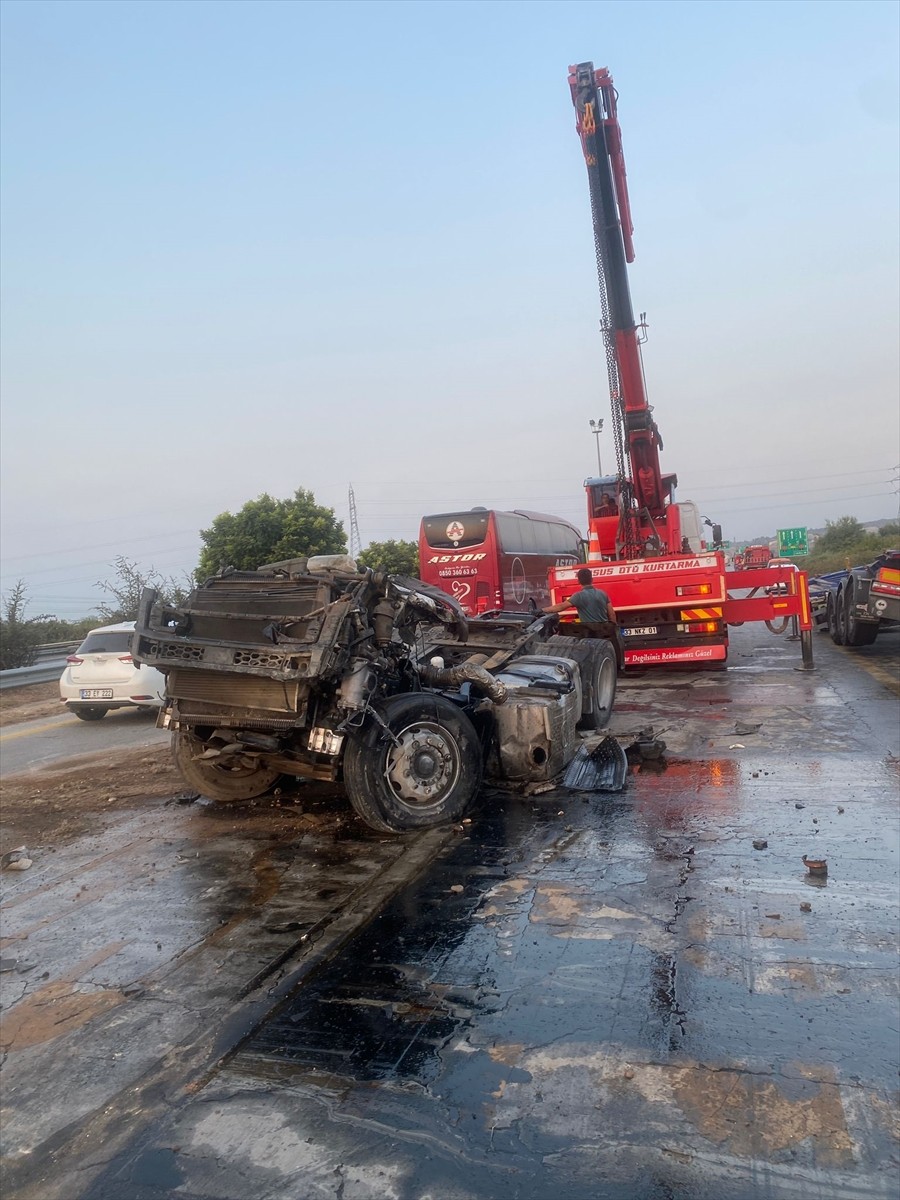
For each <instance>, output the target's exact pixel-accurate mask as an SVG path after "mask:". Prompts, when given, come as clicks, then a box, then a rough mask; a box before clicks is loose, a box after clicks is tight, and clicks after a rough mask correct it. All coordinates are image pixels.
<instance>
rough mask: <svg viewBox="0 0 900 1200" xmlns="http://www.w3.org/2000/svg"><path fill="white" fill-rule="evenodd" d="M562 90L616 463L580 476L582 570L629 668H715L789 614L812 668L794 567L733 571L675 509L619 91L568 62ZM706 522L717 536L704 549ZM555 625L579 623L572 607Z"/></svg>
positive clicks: (561, 591) (559, 582)
mask: <svg viewBox="0 0 900 1200" xmlns="http://www.w3.org/2000/svg"><path fill="white" fill-rule="evenodd" d="M569 87H570V90H571V94H572V103H573V104H574V106H575V112H576V129H577V131H578V135H579V138H580V139H581V146H582V151H583V153H584V160H585V164H586V166H587V172H588V183H589V187H590V197H591V213H592V218H593V230H594V242H595V248H596V258H597V273H598V277H599V283H600V307H601V315H602V325H601V327H602V331H603V337H604V343H605V349H606V364H607V375H608V382H609V392H610V400H611V405H612V428H613V434H614V440H615V447H616V467H617V470H616V474H615V475H609V476H599V477H597V478H592V479H587V480H585V490H586V493H587V501H588V556H587V557H588V563H587V565H588V566H589V567H590V569H591V574H592V575H593V577H594V582H595V585H596V586H598V587H600V588H602V590H603V591H605V592H606V593H607V595H608V596H609V598H610V600H611V602H612V605H613V607H614V609H615V613H616V619H617V621H618V624H619V627H620V629H621V632H622V635H623V639H624V645H625V664H626V666H629V665H631V666H633V665H643V664H690V663H696V664H722V663H724V662H725V659H726V658H727V654H728V625H729V624H737V623H742V622H744V621H766V622H770V623H771V622H772V621H774V620H777V619H779V618H782V617H786V616H787V617H796V618H797V619H798V623H799V624H798V628H799V630H800V631H801V633H802V634H803V637H804V647H803V650H804V662H805V663H806V662H807V657H808V658H809V665H811V654H812V651H811V640H810V630H811V628H812V626H811V623H810V617H809V598H808V592H807V587H806V578H805V576H804V575H803V573H802V572H797V571H796V570H795V569H794V568H793V566H791V565H790V564H785V565H783V566H773V567H771V568H766V570H765V571H764V572H762V571H760V570H758V569H756V565H755V563H750V564H746V563H745V564H744V566H743V569H740V570H738V571H729V570H728V569H727V567H726V562H725V556H724V554H723V553H722V550H721V548H720V547H721V541H722V536H721V529H720V528H719V527H718V526H714V525H713V524H712V522H711V521H709V520H708V519H707V518H701V517H700V515H699V512H698V510H697V507H696V505H694V504H691V503H690V502H687V503H676V501H675V488H676V486H677V483H678V479H677V476H676V475H674V474H663V472H662V470H661V468H660V461H659V453H660V451H661V450H662V449H663V442H662V437H661V435H660V431H659V428H658V426H657V424H656V421H655V420H654V418H653V406H652V405H651V404H649V403H648V400H647V392H646V387H645V382H644V372H643V365H642V362H641V350H640V347H641V344H642V342H643V341H644V334H645V332H646V322H645V320H644V317H643V315H642V316H641V319H640V321H636V320H635V316H634V311H633V308H632V302H631V294H630V290H629V284H628V274H627V264H628V263H630V262H632V261H633V260H634V244H633V240H632V238H633V225H632V220H631V205H630V201H629V198H628V186H627V181H626V175H625V159H624V155H623V152H622V132H621V128H620V126H619V121H618V116H617V108H616V105H617V98H618V94H617V92H616V89H615V87H614V86H613V81H612V76H611V75H610V73H609V71H608V70H607V69H606V68H605V67H604V68H601V69H600V70H595V69H594V65H593V63H581V64H579V65H578V66H574V67H570V68H569ZM701 521H702V522H703V523H705V524H706V525H707V526H709V527H710V528H711V529H712V531H713V536H712V546H711V547H709V546H707V544H706V541H705V540H704V538H703V536H702V532H703V530H702V525H701ZM766 551H767V553H768V547H766ZM549 582H550V592H551V596H552V598H553V602H554V603H557V604H558V603H560V602H562V601H563V600H565V599H566V598H567V597H568V596H570V595H572V593H573V592H575V591H577V590H578V588H579V584H578V581H577V579H576V568H574V567H562V568H556V569H554V570H551V572H550V576H549ZM732 589H734V591H741V592H744V593H749V594H746V595H743V596H736V595H734V594H733V591H732ZM562 619H563V621H564V622H565V621H570V622H574V621H576V620H577V614H576V612H575V610H574V608H573V609H568V610H565V611H564V612H563V614H562ZM785 624H786V623H784V622H782V628H783V627H784V625H785Z"/></svg>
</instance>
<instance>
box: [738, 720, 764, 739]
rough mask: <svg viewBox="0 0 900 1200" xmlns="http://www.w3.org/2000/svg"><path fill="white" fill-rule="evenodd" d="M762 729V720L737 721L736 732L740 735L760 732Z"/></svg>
mask: <svg viewBox="0 0 900 1200" xmlns="http://www.w3.org/2000/svg"><path fill="white" fill-rule="evenodd" d="M760 729H762V721H735V724H734V732H735V733H736V734H737V735H738V736H739V737H746V735H747V734H748V733H759V731H760Z"/></svg>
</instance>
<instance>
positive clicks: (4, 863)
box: [0, 846, 31, 871]
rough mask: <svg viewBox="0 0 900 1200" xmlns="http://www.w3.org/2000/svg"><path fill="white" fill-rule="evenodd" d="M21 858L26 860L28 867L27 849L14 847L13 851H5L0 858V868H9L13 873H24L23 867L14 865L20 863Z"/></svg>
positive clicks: (25, 847) (29, 863) (29, 862)
mask: <svg viewBox="0 0 900 1200" xmlns="http://www.w3.org/2000/svg"><path fill="white" fill-rule="evenodd" d="M23 858H25V859H28V865H29V867H30V866H31V859H30V858H28V847H27V846H16V847H15V849H13V850H7V852H6V853H5V854H4V855H3V857H2V858H0V867H2V868H6V867H11V868H12V869H13V870H14V871H24V870H25V868H24V867H17V866H15V864H16V863H17V862H20V861H21V860H22V859H23Z"/></svg>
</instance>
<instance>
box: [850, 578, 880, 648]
mask: <svg viewBox="0 0 900 1200" xmlns="http://www.w3.org/2000/svg"><path fill="white" fill-rule="evenodd" d="M853 593H854V588H853V584H852V583H848V584H847V587H846V588H845V589H844V612H843V617H844V645H845V646H871V645H872V643H873V642H874V641H875V638H876V637H877V636H878V626H877V625H876V624H875V622H874V621H860V620H857V618H856V616H855V608H856V598H855V596H854V594H853Z"/></svg>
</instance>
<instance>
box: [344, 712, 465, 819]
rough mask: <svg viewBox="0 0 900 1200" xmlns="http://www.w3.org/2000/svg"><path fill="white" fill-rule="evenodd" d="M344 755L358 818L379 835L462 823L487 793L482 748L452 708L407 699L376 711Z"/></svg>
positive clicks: (346, 784)
mask: <svg viewBox="0 0 900 1200" xmlns="http://www.w3.org/2000/svg"><path fill="white" fill-rule="evenodd" d="M373 708H374V710H375V712H376V713H377V715H378V717H380V719H381V722H382V723H380V722H379V721H378V720H375V719H372V718H371V717H370V718H369V720H368V721H367V722H366V724H365V725H364V726H363V729H362V731H361V732H360V733H359V734H357V735H354V736H353V737H351V738H350V740H349V741H348V743H347V748H346V750H345V752H344V787H345V788H346V791H347V796H348V797H349V800H350V803H351V804H352V805H353V808H354V810H355V811H356V813H357V815H358V816H360V817H361V818H362V820H363V821H365V823H366V824H367V825H368V826H369V827H370V828H371V829H375V830H377V831H378V832H379V833H402V832H403V831H405V830H409V829H430V828H431V827H432V826H435V825H443V824H445V823H446V822H449V821H458V820H459V819H460V817H461V816H462V815H463V813H464V812H465V811H466V809H467V808H468V807H469V805H470V804H471V802H472V800H473V799H474V797H475V793H476V792H477V791H478V788H479V787H480V785H481V775H482V753H481V743H480V742H479V740H478V734H477V733H476V732H475V728H474V726H473V725H472V722H471V721H470V720H469V718H468V717H467V716H466V714H465V713H463V712H461V711H460V710H459V709H458V708H457V707H456V706H455V705H454V704H451V703H450V701H449V700H446V699H445V698H444V697H443V696H436V695H433V694H432V693H430V692H406V693H404V694H403V695H400V696H390V697H389V698H388V699H387V700H382V701H379V702H378V703H377V704H375V705H374V706H373Z"/></svg>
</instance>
